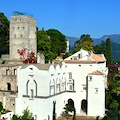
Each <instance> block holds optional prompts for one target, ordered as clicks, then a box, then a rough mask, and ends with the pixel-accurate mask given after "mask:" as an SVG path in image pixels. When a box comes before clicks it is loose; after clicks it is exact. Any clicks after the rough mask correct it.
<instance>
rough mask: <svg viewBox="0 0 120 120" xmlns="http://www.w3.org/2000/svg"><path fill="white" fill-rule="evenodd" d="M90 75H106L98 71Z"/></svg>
mask: <svg viewBox="0 0 120 120" xmlns="http://www.w3.org/2000/svg"><path fill="white" fill-rule="evenodd" d="M88 75H105V74H104V73H103V72H100V71H98V70H96V71H93V72H92V73H89V74H88Z"/></svg>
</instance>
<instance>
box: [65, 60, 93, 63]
mask: <svg viewBox="0 0 120 120" xmlns="http://www.w3.org/2000/svg"><path fill="white" fill-rule="evenodd" d="M64 62H65V63H95V61H94V60H64Z"/></svg>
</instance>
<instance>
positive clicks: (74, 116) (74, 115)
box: [73, 108, 76, 120]
mask: <svg viewBox="0 0 120 120" xmlns="http://www.w3.org/2000/svg"><path fill="white" fill-rule="evenodd" d="M73 120H76V109H75V108H74V114H73Z"/></svg>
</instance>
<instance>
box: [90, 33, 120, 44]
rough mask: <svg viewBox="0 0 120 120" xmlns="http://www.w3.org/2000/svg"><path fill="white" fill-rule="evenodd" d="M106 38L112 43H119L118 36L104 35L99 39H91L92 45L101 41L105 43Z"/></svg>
mask: <svg viewBox="0 0 120 120" xmlns="http://www.w3.org/2000/svg"><path fill="white" fill-rule="evenodd" d="M107 38H110V39H111V41H112V42H115V43H118V44H119V43H120V34H112V35H104V36H102V37H101V38H92V39H93V41H94V45H97V44H100V43H101V41H102V40H103V41H105V40H106V39H107Z"/></svg>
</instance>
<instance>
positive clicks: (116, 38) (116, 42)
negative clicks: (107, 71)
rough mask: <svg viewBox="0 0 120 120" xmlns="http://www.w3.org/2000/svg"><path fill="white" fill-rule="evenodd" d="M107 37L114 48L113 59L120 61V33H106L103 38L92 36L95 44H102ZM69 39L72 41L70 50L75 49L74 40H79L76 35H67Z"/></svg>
mask: <svg viewBox="0 0 120 120" xmlns="http://www.w3.org/2000/svg"><path fill="white" fill-rule="evenodd" d="M107 38H110V39H111V48H112V59H113V60H114V61H120V34H113V35H104V36H102V37H101V38H92V39H93V44H94V45H100V44H101V41H105V40H106V39H107ZM66 39H69V42H70V51H73V49H74V48H73V47H74V42H75V41H76V40H79V38H76V37H70V36H69V37H66Z"/></svg>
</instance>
